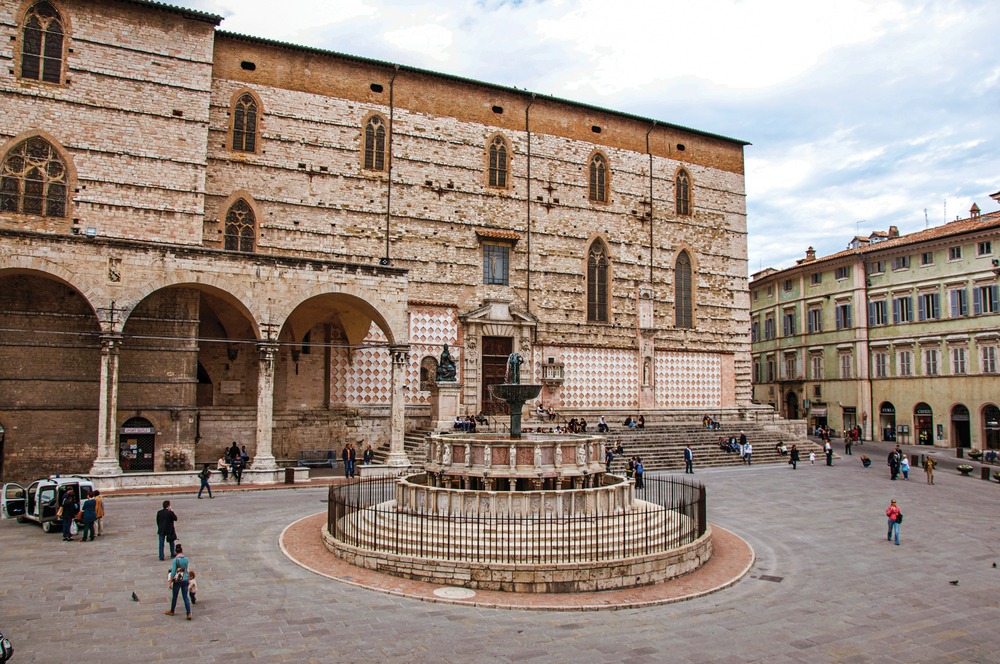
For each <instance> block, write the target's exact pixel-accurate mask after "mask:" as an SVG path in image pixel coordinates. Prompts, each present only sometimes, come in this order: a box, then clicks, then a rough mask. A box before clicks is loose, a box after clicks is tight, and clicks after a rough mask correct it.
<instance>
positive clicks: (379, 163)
mask: <svg viewBox="0 0 1000 664" xmlns="http://www.w3.org/2000/svg"><path fill="white" fill-rule="evenodd" d="M385 145H386V121H385V118H383V117H382V116H381V115H373V116H371V117H370V118H368V121H367V122H366V123H365V162H364V168H365V170H366V171H385V170H386V167H385V154H386V152H385Z"/></svg>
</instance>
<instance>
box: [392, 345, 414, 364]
mask: <svg viewBox="0 0 1000 664" xmlns="http://www.w3.org/2000/svg"><path fill="white" fill-rule="evenodd" d="M389 352H390V353H391V354H392V363H393V364H409V363H410V344H393V345H391V346H389Z"/></svg>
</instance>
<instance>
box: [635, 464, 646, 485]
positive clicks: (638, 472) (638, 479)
mask: <svg viewBox="0 0 1000 664" xmlns="http://www.w3.org/2000/svg"><path fill="white" fill-rule="evenodd" d="M644 471H645V469H644V468H643V467H642V457H636V459H635V488H636V489H645V488H646V483H645V482H643V481H642V474H643V472H644Z"/></svg>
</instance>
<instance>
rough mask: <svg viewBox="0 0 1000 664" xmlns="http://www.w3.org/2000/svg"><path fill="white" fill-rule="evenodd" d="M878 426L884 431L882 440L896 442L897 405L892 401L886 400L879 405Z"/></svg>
mask: <svg viewBox="0 0 1000 664" xmlns="http://www.w3.org/2000/svg"><path fill="white" fill-rule="evenodd" d="M878 416H879V420H878V426H879V429H880V430H881V432H882V440H886V441H892V442H895V440H896V407H895V406H894V405H892V403H890V402H888V401H885V402H883V403H882V405H881V406H879V415H878Z"/></svg>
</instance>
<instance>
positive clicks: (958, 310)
mask: <svg viewBox="0 0 1000 664" xmlns="http://www.w3.org/2000/svg"><path fill="white" fill-rule="evenodd" d="M993 198H995V199H997V200H998V201H1000V193H998V194H994V195H993ZM998 275H1000V212H992V213H990V214H981V213H980V210H979V208H978V206H975V205H973V207H972V210H971V211H970V216H969V218H967V219H961V220H956V221H954V222H951V223H947V224H944V225H942V226H937V227H934V228H928V229H926V230H923V231H919V232H916V233H910V234H908V235H900V234H899V232H898V230H897V229H896V228H895V227H894V226H893V227H890V228H889V231H888V232H876V233H873V234H872V235H871V236H869V237H855V238H854V240H853V241H852V242H851V244H850V246H848V248H847V249H846V250H844V251H841V252H838V253H836V254H833V255H830V256H825V257H821V258H817V257H816V255H815V252H814V251H813V250H812V248H811V247H810V249H809V251H807V252H806V257H805V258H804V259H802V260H799V261H797V263H796V264H795V265H794V266H793V267H790V268H787V269H784V270H773V269H766V270H763V271H761V272H759V273H757V274H755V275H753V277H752V280H751V283H750V294H751V307H750V311H751V339H752V348H753V351H752V355H753V382H754V399H755V401H757V402H759V403H767V404H770V405H772V406H773V407H775V408H776V409H777V410H778V411H779V412H780V413H781V414H782V415H783V416H784V417H786V418H789V419H805V420H807V423H808V425H809V427H810V428H813V427H816V426H818V425H825V426H830V427H832V428H834V429H835V430H837V431H838V432H840V431H843V430H844V429H851V428H853V427H855V426H860V427H861V429H862V431H863V432H864V436H865V437H866V438H868V439H871V438H872V437H874V438H875V439H877V440H896V441H899V442H905V443H920V444H926V445H938V446H946V447H947V446H950V447H976V448H992V449H998V448H1000V425H998V422H1000V408H998V406H1000V374H998V373H997V353H998V351H997V346H998V344H1000V307H998V298H997V279H998Z"/></svg>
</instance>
